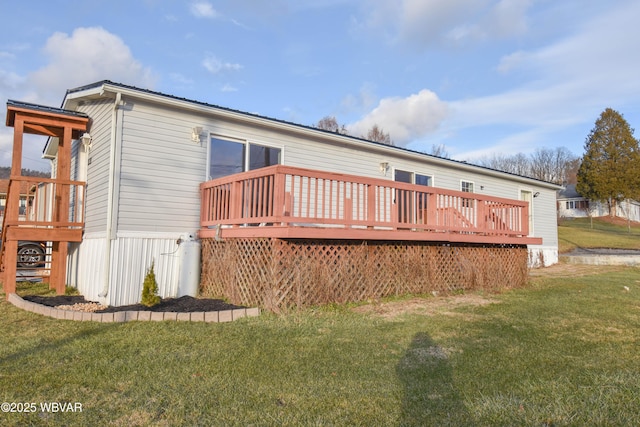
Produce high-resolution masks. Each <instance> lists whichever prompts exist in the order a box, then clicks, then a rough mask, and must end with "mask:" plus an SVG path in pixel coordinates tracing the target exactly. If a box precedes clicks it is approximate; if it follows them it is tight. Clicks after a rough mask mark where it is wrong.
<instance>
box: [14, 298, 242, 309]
mask: <svg viewBox="0 0 640 427" xmlns="http://www.w3.org/2000/svg"><path fill="white" fill-rule="evenodd" d="M22 299H24V300H26V301H31V302H35V303H36V304H42V305H46V306H49V307H57V306H59V305H73V304H85V303H90V302H91V301H87V300H85V299H84V297H83V296H79V295H74V296H69V295H56V296H48V297H44V296H39V295H25V296H23V297H22ZM236 308H245V307H243V306H239V305H233V304H229V303H226V302H224V301H223V300H220V299H210V298H193V297H189V296H184V297H180V298H164V299H162V300H161V301H160V303H159V304H157V305H154V306H153V307H147V306H144V305H142V304H132V305H121V306H119V307H107V308H106V309H103V310H97V311H96V313H114V312H116V311H163V312H177V313H193V312H196V311H222V310H233V309H236Z"/></svg>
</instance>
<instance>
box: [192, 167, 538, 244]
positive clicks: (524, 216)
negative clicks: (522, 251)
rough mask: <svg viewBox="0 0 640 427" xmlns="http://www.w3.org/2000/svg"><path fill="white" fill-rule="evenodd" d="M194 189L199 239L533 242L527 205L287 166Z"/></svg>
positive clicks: (472, 194)
mask: <svg viewBox="0 0 640 427" xmlns="http://www.w3.org/2000/svg"><path fill="white" fill-rule="evenodd" d="M200 189H201V194H202V200H201V202H202V205H201V232H200V235H201V236H202V237H212V236H216V237H236V236H237V237H240V236H253V237H260V236H264V237H268V236H275V237H292V238H293V237H300V238H302V237H308V238H370V239H398V240H402V239H410V240H434V239H435V240H455V241H469V242H484V241H486V242H493V243H499V242H504V243H512V242H515V241H521V242H522V243H523V244H526V243H539V242H540V239H534V238H527V236H528V234H529V229H528V227H529V221H528V203H527V202H524V201H519V200H511V199H504V198H497V197H490V196H485V195H481V194H474V193H464V192H460V191H451V190H445V189H441V188H436V187H427V186H421V185H414V184H406V183H401V182H395V181H389V180H383V179H375V178H366V177H360V176H354V175H344V174H336V173H330V172H322V171H316V170H309V169H301V168H294V167H289V166H271V167H268V168H263V169H258V170H255V171H251V172H244V173H240V174H236V175H232V176H228V177H224V178H219V179H214V180H211V181H207V182H204V183H202V184H201V185H200ZM274 230H278V231H274ZM283 230H288V231H283ZM292 230H296V231H292ZM454 234H455V235H456V236H457V237H455V238H451V237H450V236H449V237H447V235H454ZM464 236H466V237H464Z"/></svg>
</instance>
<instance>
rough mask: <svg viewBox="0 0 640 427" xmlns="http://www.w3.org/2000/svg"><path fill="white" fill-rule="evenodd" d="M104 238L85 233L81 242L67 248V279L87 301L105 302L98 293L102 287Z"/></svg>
mask: <svg viewBox="0 0 640 427" xmlns="http://www.w3.org/2000/svg"><path fill="white" fill-rule="evenodd" d="M105 249H106V239H105V236H104V235H102V236H100V235H94V236H91V235H86V234H85V236H84V238H83V240H82V243H81V244H77V243H74V244H72V245H70V248H69V258H68V263H67V281H68V283H69V284H70V285H71V286H74V287H76V288H77V289H78V292H80V294H82V295H83V296H84V297H85V298H86V299H87V300H89V301H96V302H100V303H105V300H104V298H101V297H100V296H99V295H100V294H101V293H102V291H103V289H104V272H105V269H104V267H105Z"/></svg>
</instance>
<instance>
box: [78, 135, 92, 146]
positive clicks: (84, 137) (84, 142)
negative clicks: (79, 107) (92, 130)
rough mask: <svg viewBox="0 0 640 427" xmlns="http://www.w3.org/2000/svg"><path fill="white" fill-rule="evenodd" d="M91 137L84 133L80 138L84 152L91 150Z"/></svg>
mask: <svg viewBox="0 0 640 427" xmlns="http://www.w3.org/2000/svg"><path fill="white" fill-rule="evenodd" d="M91 139H92V138H91V135H90V134H88V133H87V132H85V133H84V134H83V135H82V136H81V137H80V141H81V142H82V146H83V147H84V149H85V151H89V149H90V148H91Z"/></svg>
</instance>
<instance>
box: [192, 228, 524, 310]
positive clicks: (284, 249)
mask: <svg viewBox="0 0 640 427" xmlns="http://www.w3.org/2000/svg"><path fill="white" fill-rule="evenodd" d="M527 261H528V253H527V248H526V246H521V245H468V244H466V245H454V244H442V243H438V244H436V243H429V242H372V241H346V240H345V241H333V240H332V241H315V240H314V241H309V240H282V239H270V238H257V239H240V238H239V239H228V240H224V241H216V240H214V239H204V240H203V241H202V279H201V287H200V289H201V295H202V296H205V297H224V298H227V299H228V300H229V301H230V302H232V303H234V304H242V305H249V306H260V307H262V308H265V309H268V310H273V311H280V310H282V309H285V308H288V307H308V306H313V305H321V304H327V303H333V302H336V303H344V302H356V301H364V300H369V299H375V298H380V297H386V296H391V295H403V294H425V293H430V292H433V291H455V290H462V289H465V290H469V289H487V290H495V289H503V288H509V287H517V286H522V285H524V284H525V283H526V281H527V275H528V270H527Z"/></svg>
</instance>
